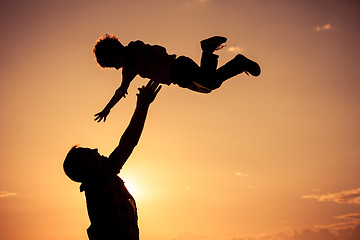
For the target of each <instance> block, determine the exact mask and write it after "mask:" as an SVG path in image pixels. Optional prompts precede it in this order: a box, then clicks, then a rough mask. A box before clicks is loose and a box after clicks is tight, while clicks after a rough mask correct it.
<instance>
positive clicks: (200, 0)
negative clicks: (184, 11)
mask: <svg viewBox="0 0 360 240" xmlns="http://www.w3.org/2000/svg"><path fill="white" fill-rule="evenodd" d="M208 1H209V0H190V1H187V2H186V3H185V5H186V6H187V7H192V6H193V5H194V4H197V3H200V4H202V3H206V2H208Z"/></svg>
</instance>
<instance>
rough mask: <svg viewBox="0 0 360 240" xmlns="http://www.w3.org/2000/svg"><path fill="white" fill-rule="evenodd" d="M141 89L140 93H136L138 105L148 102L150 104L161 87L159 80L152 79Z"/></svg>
mask: <svg viewBox="0 0 360 240" xmlns="http://www.w3.org/2000/svg"><path fill="white" fill-rule="evenodd" d="M138 89H139V93H138V94H136V95H137V97H138V100H137V105H143V104H147V105H149V104H150V103H152V102H153V101H154V99H155V97H156V95H157V94H158V92H159V91H160V89H161V86H159V83H158V82H154V81H153V80H150V81H149V82H148V84H147V85H146V86H142V87H141V88H138Z"/></svg>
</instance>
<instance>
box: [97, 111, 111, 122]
mask: <svg viewBox="0 0 360 240" xmlns="http://www.w3.org/2000/svg"><path fill="white" fill-rule="evenodd" d="M109 113H110V110H107V109H104V110H102V111H101V112H99V113H97V114H95V115H94V116H95V119H94V121H97V122H101V120H103V119H104V122H105V121H106V117H107V115H109Z"/></svg>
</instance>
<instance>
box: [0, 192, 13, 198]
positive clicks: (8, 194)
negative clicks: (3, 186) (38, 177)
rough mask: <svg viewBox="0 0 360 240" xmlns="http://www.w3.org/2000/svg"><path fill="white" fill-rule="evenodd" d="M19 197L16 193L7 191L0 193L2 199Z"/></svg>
mask: <svg viewBox="0 0 360 240" xmlns="http://www.w3.org/2000/svg"><path fill="white" fill-rule="evenodd" d="M15 195H17V194H16V193H12V192H7V191H0V198H5V197H10V196H15Z"/></svg>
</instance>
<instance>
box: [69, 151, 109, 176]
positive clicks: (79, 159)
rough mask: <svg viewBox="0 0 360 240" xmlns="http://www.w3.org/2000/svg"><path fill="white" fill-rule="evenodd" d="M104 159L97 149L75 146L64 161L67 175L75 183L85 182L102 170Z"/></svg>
mask: <svg viewBox="0 0 360 240" xmlns="http://www.w3.org/2000/svg"><path fill="white" fill-rule="evenodd" d="M102 158H104V157H103V156H101V155H100V154H99V153H98V150H97V149H90V148H80V147H77V146H74V147H73V148H71V150H70V151H69V152H68V154H67V155H66V158H65V161H64V165H63V167H64V171H65V174H66V175H67V176H68V177H69V178H70V179H71V180H73V181H75V182H83V181H84V180H85V179H87V178H88V177H91V176H93V175H95V174H96V173H97V172H98V171H99V170H100V167H101V159H102Z"/></svg>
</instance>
